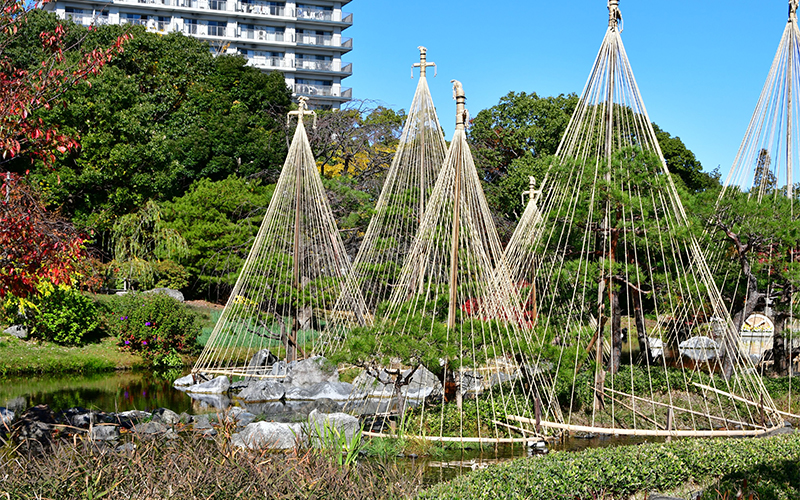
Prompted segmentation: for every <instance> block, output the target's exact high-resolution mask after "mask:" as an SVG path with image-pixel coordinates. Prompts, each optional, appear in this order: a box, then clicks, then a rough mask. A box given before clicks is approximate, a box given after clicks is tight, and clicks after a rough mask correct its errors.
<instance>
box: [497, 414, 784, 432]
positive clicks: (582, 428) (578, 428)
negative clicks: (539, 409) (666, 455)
mask: <svg viewBox="0 0 800 500" xmlns="http://www.w3.org/2000/svg"><path fill="white" fill-rule="evenodd" d="M507 418H508V419H509V420H513V421H515V422H521V423H523V424H537V423H538V424H539V425H541V426H542V427H548V428H550V429H559V430H564V431H570V432H593V433H595V434H606V435H617V436H650V437H751V436H760V435H762V434H766V433H768V432H771V431H774V430H776V429H780V428H781V427H783V425H776V426H774V427H770V428H768V429H759V430H749V431H746V430H734V431H729V430H725V431H698V430H652V429H612V428H609V427H593V426H589V425H572V424H560V423H557V422H547V421H545V420H542V421H540V422H536V421H535V420H531V419H529V418H525V417H518V416H515V415H509V416H508V417H507Z"/></svg>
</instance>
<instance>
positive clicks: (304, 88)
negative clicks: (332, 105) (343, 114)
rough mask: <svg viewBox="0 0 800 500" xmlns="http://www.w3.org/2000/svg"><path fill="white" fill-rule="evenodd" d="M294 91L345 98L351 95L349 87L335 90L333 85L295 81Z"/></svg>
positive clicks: (351, 91) (313, 95)
mask: <svg viewBox="0 0 800 500" xmlns="http://www.w3.org/2000/svg"><path fill="white" fill-rule="evenodd" d="M294 93H295V94H298V95H307V96H311V97H341V98H345V99H351V98H352V97H353V89H350V88H346V89H340V90H338V91H337V90H334V87H332V86H329V85H311V84H308V83H295V84H294Z"/></svg>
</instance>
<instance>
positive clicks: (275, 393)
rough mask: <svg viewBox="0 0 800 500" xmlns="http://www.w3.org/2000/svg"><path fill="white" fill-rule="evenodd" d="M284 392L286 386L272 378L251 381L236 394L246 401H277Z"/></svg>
mask: <svg viewBox="0 0 800 500" xmlns="http://www.w3.org/2000/svg"><path fill="white" fill-rule="evenodd" d="M284 394H286V386H284V385H283V384H282V383H280V382H275V381H274V380H269V379H267V380H259V381H257V382H251V383H250V384H249V385H248V386H247V387H245V388H244V389H242V392H240V393H239V394H238V396H236V397H237V398H239V399H241V400H242V401H246V402H248V403H258V402H267V401H279V400H281V399H283V396H284Z"/></svg>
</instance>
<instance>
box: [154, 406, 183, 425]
mask: <svg viewBox="0 0 800 500" xmlns="http://www.w3.org/2000/svg"><path fill="white" fill-rule="evenodd" d="M153 422H161V423H162V424H164V425H175V424H178V423H180V422H181V416H180V415H178V414H177V413H175V412H174V411H172V410H170V409H169V408H159V409H157V410H155V411H154V412H153Z"/></svg>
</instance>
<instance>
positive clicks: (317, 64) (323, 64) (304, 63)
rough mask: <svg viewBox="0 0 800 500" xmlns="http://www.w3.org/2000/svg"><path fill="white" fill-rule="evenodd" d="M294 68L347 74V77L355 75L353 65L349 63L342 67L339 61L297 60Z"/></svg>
mask: <svg viewBox="0 0 800 500" xmlns="http://www.w3.org/2000/svg"><path fill="white" fill-rule="evenodd" d="M294 68H295V69H297V70H301V71H322V72H330V73H346V74H347V75H352V74H353V64H352V63H348V64H346V65H345V66H342V65H341V63H340V62H337V61H319V60H316V59H302V58H300V59H295V60H294Z"/></svg>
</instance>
